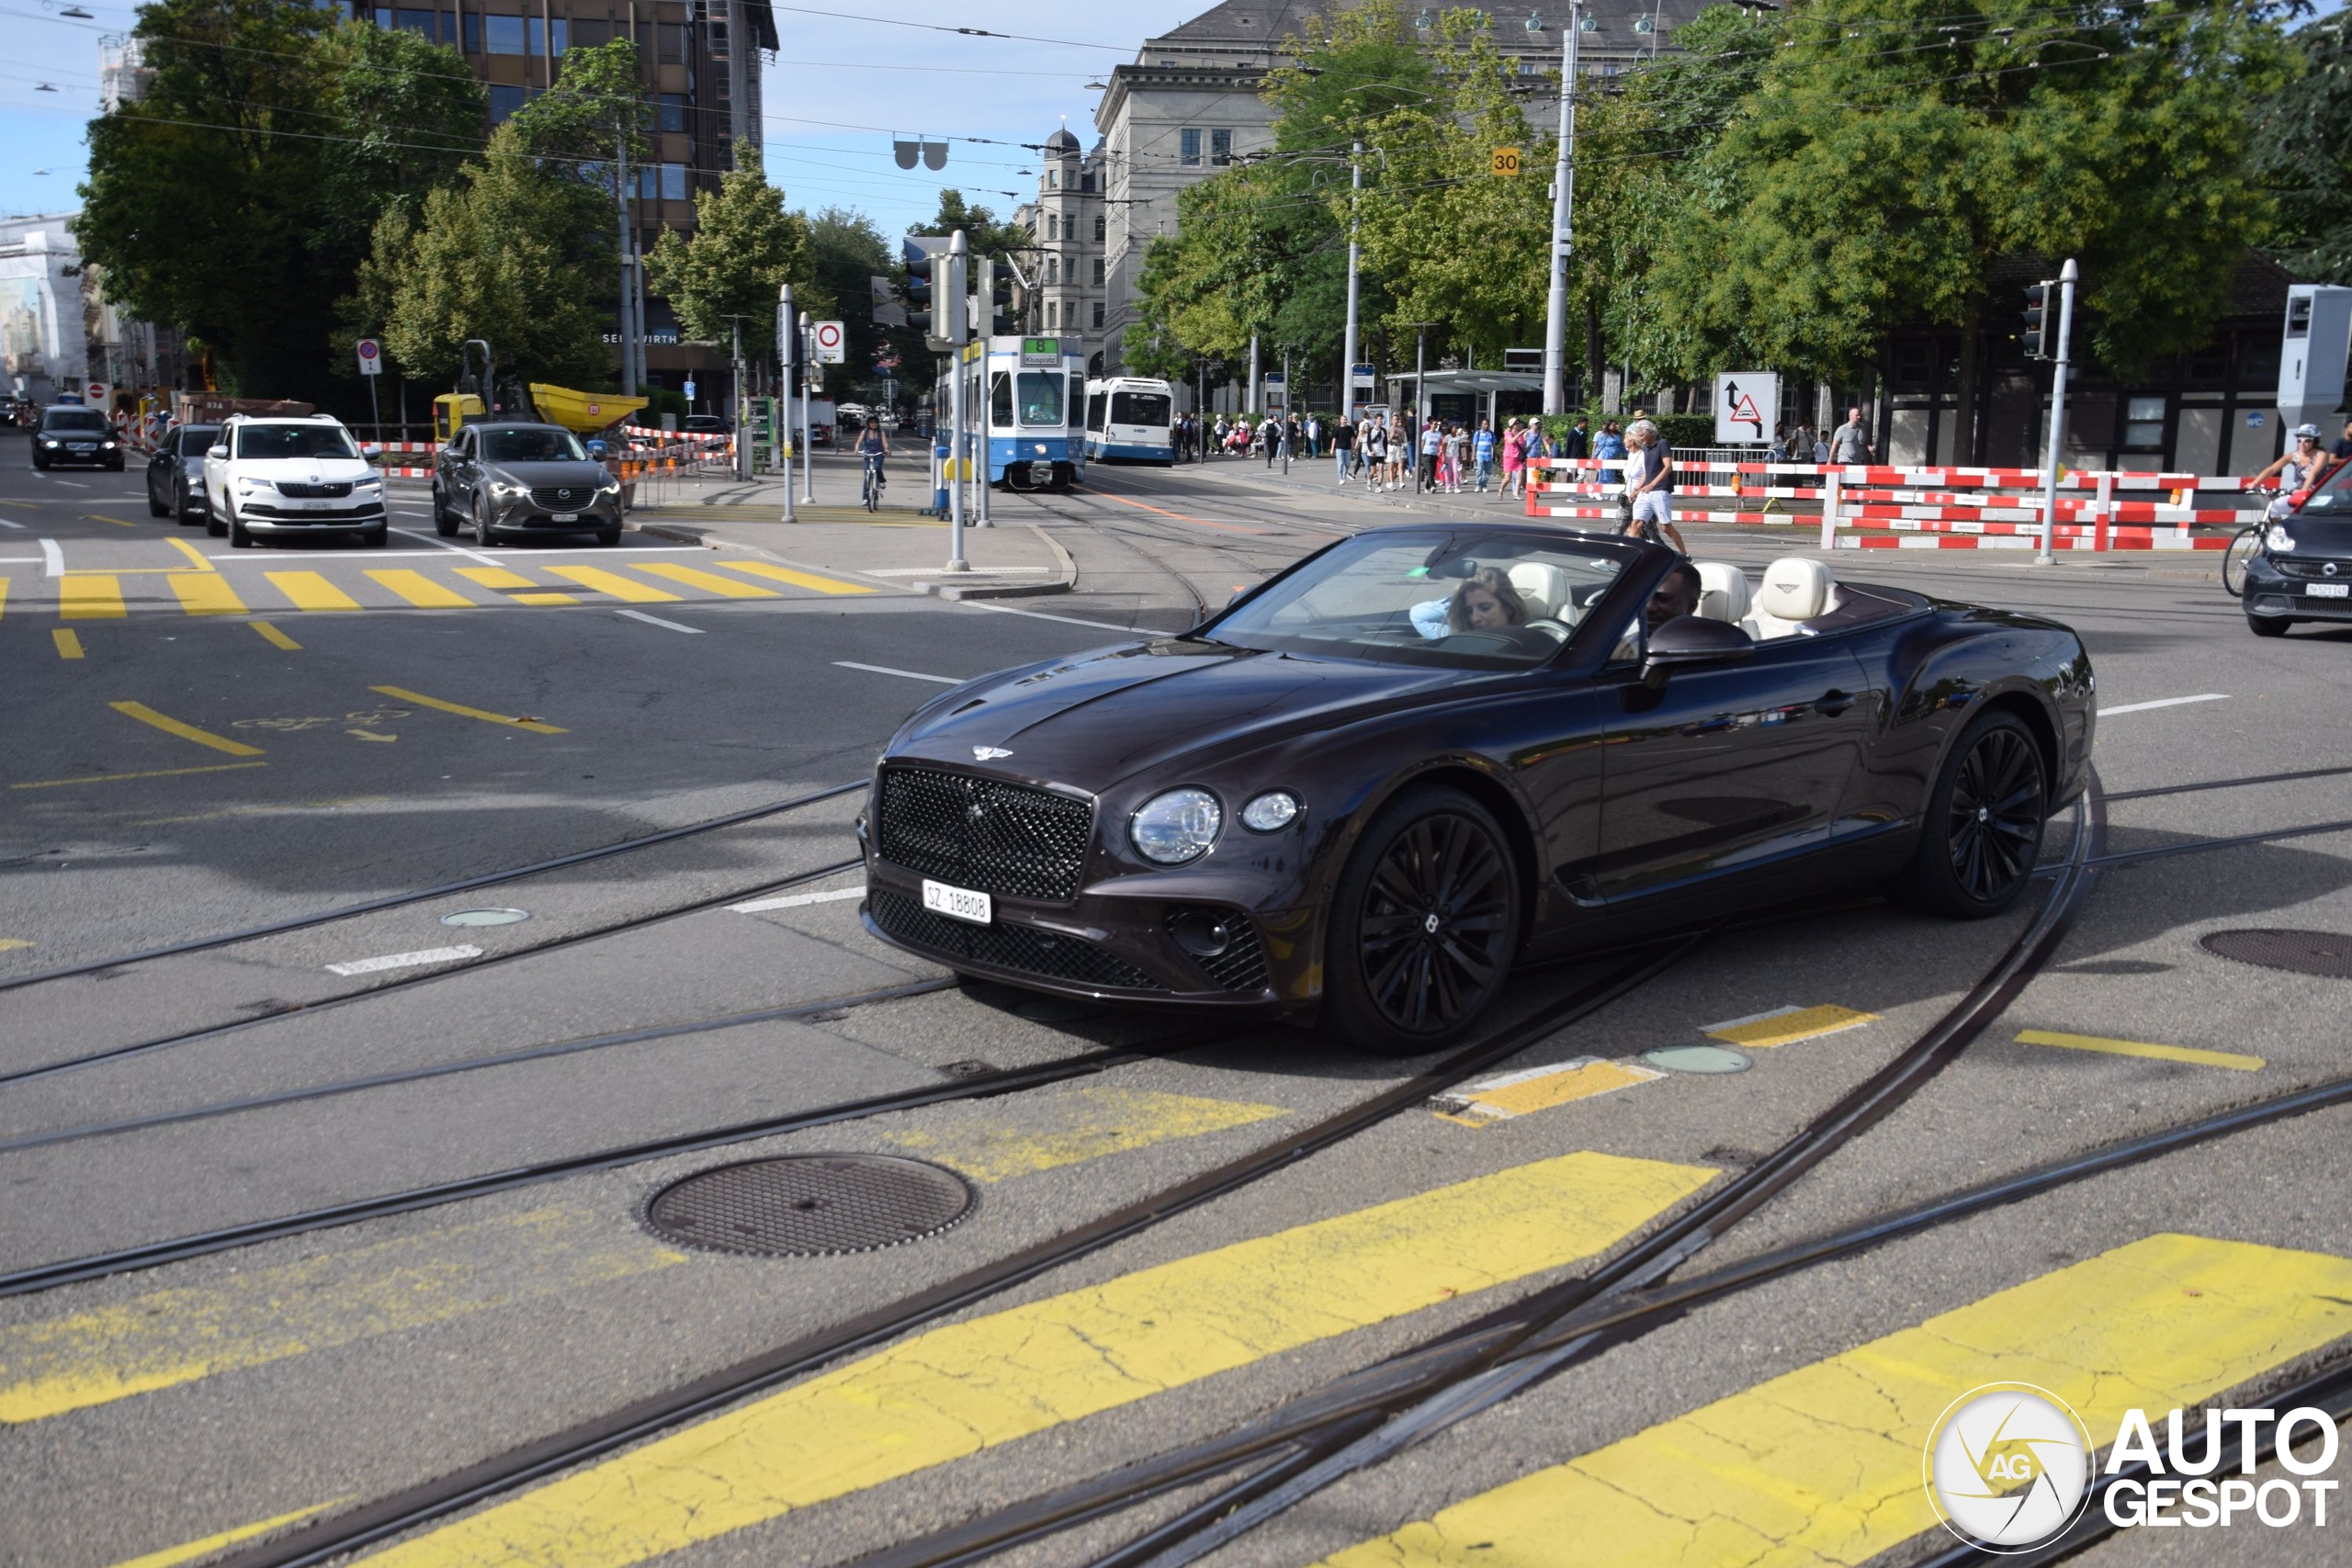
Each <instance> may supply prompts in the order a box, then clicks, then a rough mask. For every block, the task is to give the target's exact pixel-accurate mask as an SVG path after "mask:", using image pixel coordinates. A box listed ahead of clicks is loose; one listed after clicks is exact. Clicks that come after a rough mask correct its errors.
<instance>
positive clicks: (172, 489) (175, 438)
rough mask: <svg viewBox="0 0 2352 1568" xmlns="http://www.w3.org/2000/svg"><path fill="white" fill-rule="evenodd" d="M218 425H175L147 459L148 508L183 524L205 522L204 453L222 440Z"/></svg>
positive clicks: (154, 512)
mask: <svg viewBox="0 0 2352 1568" xmlns="http://www.w3.org/2000/svg"><path fill="white" fill-rule="evenodd" d="M219 439H220V426H219V425H217V424H175V425H174V426H172V428H170V429H169V430H166V431H165V432H164V435H163V439H162V440H160V441H158V442H156V443H155V453H154V456H153V457H149V458H148V459H147V510H148V512H149V513H151V514H152V515H153V516H156V517H169V518H172V519H174V520H175V521H176V522H181V523H201V522H202V521H204V454H205V453H206V452H208V451H209V450H210V449H211V446H212V444H213V443H214V442H215V441H217V440H219Z"/></svg>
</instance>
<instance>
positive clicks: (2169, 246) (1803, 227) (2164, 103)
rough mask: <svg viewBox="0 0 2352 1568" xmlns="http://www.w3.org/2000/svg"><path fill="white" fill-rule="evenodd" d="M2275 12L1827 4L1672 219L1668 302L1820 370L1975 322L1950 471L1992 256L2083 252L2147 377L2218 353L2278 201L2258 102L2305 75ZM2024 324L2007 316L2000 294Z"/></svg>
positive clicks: (2098, 292) (2098, 347) (1662, 266)
mask: <svg viewBox="0 0 2352 1568" xmlns="http://www.w3.org/2000/svg"><path fill="white" fill-rule="evenodd" d="M2276 14H2277V13H2276V10H2275V8H2274V7H2272V6H2268V5H2267V4H2265V3H2262V0H2152V3H2150V4H2147V5H2139V6H2118V7H2112V8H2102V9H2098V10H2096V11H2086V12H2067V11H2052V10H2051V9H2050V8H2049V7H2047V6H2044V5H2042V4H2041V0H1976V3H1975V4H1973V5H1968V6H1955V5H1954V3H1953V0H1933V3H1932V4H1928V0H1814V3H1813V4H1810V5H1808V6H1805V7H1804V8H1803V9H1802V10H1798V11H1794V12H1792V13H1790V14H1789V16H1788V17H1787V20H1786V23H1785V28H1786V35H1785V37H1784V39H1783V40H1782V44H1783V47H1781V49H1779V50H1777V51H1775V52H1774V54H1773V56H1772V58H1771V59H1770V62H1767V63H1766V65H1765V67H1764V69H1763V71H1762V73H1761V75H1760V77H1759V80H1758V85H1757V88H1756V91H1755V92H1754V93H1753V94H1752V95H1751V96H1749V97H1748V99H1747V102H1746V103H1745V104H1744V105H1743V107H1742V109H1741V111H1740V112H1739V113H1737V114H1736V115H1735V116H1734V117H1733V118H1732V119H1731V121H1730V123H1729V124H1728V125H1727V127H1726V128H1725V130H1724V133H1723V135H1722V136H1721V137H1720V138H1719V139H1718V140H1717V141H1716V142H1715V143H1714V145H1713V147H1712V148H1711V149H1710V150H1709V151H1708V152H1707V153H1706V154H1705V155H1704V156H1703V158H1702V160H1701V167H1700V168H1699V170H1698V171H1697V173H1696V176H1695V178H1694V180H1693V182H1692V186H1691V196H1692V199H1691V200H1689V201H1687V202H1685V203H1683V204H1682V205H1681V206H1680V207H1679V209H1677V210H1675V211H1674V212H1673V213H1672V214H1671V215H1670V216H1668V217H1667V218H1666V220H1665V221H1664V222H1662V223H1661V225H1660V227H1661V229H1662V230H1663V231H1664V232H1663V237H1662V238H1661V240H1660V242H1659V244H1658V254H1657V264H1656V265H1655V266H1654V267H1653V268H1652V269H1651V270H1650V272H1649V275H1648V278H1647V283H1646V292H1647V295H1648V307H1649V308H1650V309H1654V310H1656V311H1657V313H1658V315H1659V317H1660V318H1661V319H1665V320H1670V321H1674V322H1675V323H1677V325H1678V326H1679V328H1680V329H1681V330H1683V331H1685V332H1686V333H1688V334H1689V337H1688V342H1689V343H1691V344H1692V345H1693V346H1692V349H1691V352H1690V353H1689V354H1688V355H1686V356H1685V357H1684V358H1683V362H1682V363H1681V364H1679V365H1673V366H1664V365H1662V366H1660V368H1666V369H1672V370H1677V371H1679V372H1681V373H1683V374H1696V373H1699V372H1701V371H1702V370H1704V369H1708V368H1713V363H1710V361H1712V360H1713V359H1714V357H1715V356H1716V355H1718V354H1720V353H1721V352H1722V351H1724V349H1725V348H1726V347H1732V348H1736V351H1737V352H1739V353H1740V354H1741V355H1743V356H1744V355H1747V354H1753V355H1757V356H1758V357H1759V358H1761V359H1762V360H1763V361H1764V362H1765V363H1769V364H1776V365H1780V366H1782V367H1789V368H1792V369H1807V370H1814V371H1816V372H1824V373H1837V372H1841V371H1850V370H1852V369H1854V368H1856V367H1859V366H1860V365H1861V364H1863V363H1864V362H1866V361H1867V360H1868V359H1869V358H1870V357H1871V355H1872V354H1873V352H1874V351H1875V348H1876V345H1877V344H1879V343H1880V342H1881V341H1882V340H1883V337H1884V335H1885V333H1887V331H1888V330H1889V329H1890V328H1892V327H1894V326H1895V325H1897V324H1899V323H1900V322H1903V321H1910V320H1916V319H1918V318H1920V317H1925V318H1927V319H1928V320H1930V321H1939V322H1943V323H1946V324H1948V325H1951V326H1954V327H1957V328H1959V329H1960V332H1961V342H1962V360H1961V367H1960V379H1961V386H1960V400H1961V405H1962V410H1963V411H1964V412H1963V417H1962V419H1961V421H1960V424H1959V430H1960V434H1959V439H1958V441H1957V442H1956V444H1955V458H1956V460H1958V461H1961V462H1967V461H1970V460H1971V459H1972V457H1973V453H1974V440H1973V433H1974V421H1973V418H1971V417H1967V415H1966V412H1965V411H1969V410H1973V408H1974V407H1975V403H1976V390H1977V384H1978V381H1979V374H1978V372H1979V367H1978V364H1977V361H1978V357H1979V354H1978V344H1979V343H1980V341H1981V333H1980V331H1979V327H1980V323H1981V322H1982V321H1984V319H1985V310H1987V309H1988V308H1991V307H1992V306H1993V305H1994V303H1995V301H1994V300H1993V299H1992V296H1991V293H1990V283H1989V280H1990V277H1991V275H1992V272H1993V269H1994V266H1995V265H1996V263H1997V262H1998V261H2000V260H2001V259H2002V258H2004V257H2007V256H2012V255H2030V256H2041V257H2049V258H2053V259H2054V258H2057V257H2061V256H2067V255H2073V256H2076V257H2078V258H2080V260H2081V262H2082V265H2083V270H2084V276H2085V287H2084V292H2083V302H2084V306H2085V314H2086V318H2087V325H2088V328H2089V333H2088V335H2089V338H2090V344H2091V347H2092V348H2093V350H2094V351H2095V352H2096V353H2097V355H2098V357H2099V358H2101V359H2102V360H2104V361H2106V362H2107V363H2109V364H2110V365H2114V366H2117V367H2124V368H2128V367H2133V366H2136V365H2139V364H2143V363H2144V362H2145V361H2146V360H2147V359H2148V358H2149V357H2150V356H2151V355H2158V354H2162V353H2166V352H2170V351H2173V350H2175V349H2177V348H2180V347H2184V346H2187V345H2188V344H2193V343H2195V342H2197V341H2199V340H2200V339H2201V338H2202V337H2203V336H2204V334H2205V333H2207V332H2208V331H2209V330H2210V327H2211V321H2212V319H2213V317H2214V315H2215V314H2216V312H2217V311H2218V310H2219V309H2220V307H2221V305H2222V298H2223V291H2224V289H2225V288H2226V285H2227V282H2228V278H2229V275H2230V271H2231V268H2232V267H2233V265H2234V263H2235V261H2236V258H2237V255H2238V253H2239V251H2240V248H2241V247H2242V246H2243V245H2244V244H2245V242H2246V241H2247V239H2248V238H2249V237H2251V236H2254V235H2256V234H2258V233H2259V232H2260V231H2261V227H2262V223H2263V219H2264V202H2263V199H2262V195H2261V192H2260V191H2259V190H2258V189H2257V188H2256V185H2255V184H2254V182H2253V180H2252V178H2251V177H2250V175H2249V173H2248V170H2247V168H2246V164H2245V144H2246V141H2247V137H2248V134H2249V130H2250V128H2249V124H2248V118H2249V106H2250V105H2252V104H2253V103H2255V102H2256V101H2258V100H2259V99H2260V98H2262V97H2263V96H2265V95H2267V93H2269V92H2271V91H2272V90H2274V89H2275V88H2276V87H2277V86H2278V85H2279V84H2280V83H2281V82H2283V81H2284V80H2285V78H2286V76H2287V73H2288V71H2289V69H2290V66H2289V57H2288V51H2287V46H2286V45H2285V43H2284V41H2283V39H2282V38H2281V36H2280V35H2279V33H2278V28H2277V27H2276V26H2275V24H2274V21H2273V19H2272V18H2273V17H2275V15H2276ZM2004 308H2006V302H2004Z"/></svg>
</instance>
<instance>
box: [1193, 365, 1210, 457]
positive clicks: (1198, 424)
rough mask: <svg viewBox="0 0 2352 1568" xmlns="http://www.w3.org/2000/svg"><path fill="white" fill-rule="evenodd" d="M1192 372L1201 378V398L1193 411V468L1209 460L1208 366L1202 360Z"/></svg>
mask: <svg viewBox="0 0 2352 1568" xmlns="http://www.w3.org/2000/svg"><path fill="white" fill-rule="evenodd" d="M1193 370H1194V372H1195V373H1196V374H1198V375H1199V377H1200V378H1201V398H1200V401H1199V403H1198V404H1197V405H1196V406H1195V407H1194V408H1193V464H1194V465H1195V466H1198V465H1200V464H1203V463H1205V462H1207V461H1208V460H1209V364H1208V361H1207V360H1205V359H1204V360H1202V361H1201V362H1200V364H1198V365H1196V366H1194V367H1193Z"/></svg>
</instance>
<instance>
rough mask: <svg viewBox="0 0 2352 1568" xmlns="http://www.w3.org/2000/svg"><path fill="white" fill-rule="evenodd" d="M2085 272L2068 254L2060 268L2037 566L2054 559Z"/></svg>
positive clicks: (2044, 564) (2035, 556)
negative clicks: (2072, 355) (2069, 362)
mask: <svg viewBox="0 0 2352 1568" xmlns="http://www.w3.org/2000/svg"><path fill="white" fill-rule="evenodd" d="M2081 276H2082V273H2081V272H2080V271H2079V270H2077V269H2076V267H2075V258H2074V257H2072V256H2068V257H2067V258H2066V265H2064V266H2062V267H2060V268H2059V269H2058V373H2057V375H2056V376H2055V377H2053V378H2052V381H2051V390H2050V453H2049V457H2048V460H2047V461H2046V462H2045V463H2044V464H2043V465H2042V469H2041V549H2039V550H2037V551H2035V552H2034V557H2033V561H2034V564H2035V565H2036V566H2048V565H2049V564H2050V561H2051V556H2050V536H2051V533H2052V524H2053V523H2054V522H2055V521H2056V519H2057V516H2058V452H2059V446H2060V443H2062V442H2064V440H2065V438H2066V347H2067V344H2068V343H2069V341H2070V340H2071V339H2072V338H2073V337H2074V335H2075V281H2076V280H2077V279H2078V278H2080V277H2081Z"/></svg>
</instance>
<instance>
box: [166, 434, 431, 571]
mask: <svg viewBox="0 0 2352 1568" xmlns="http://www.w3.org/2000/svg"><path fill="white" fill-rule="evenodd" d="M204 500H205V507H206V511H207V513H208V514H209V515H208V517H207V520H206V528H207V530H208V531H209V532H210V533H211V534H212V535H213V536H216V537H218V536H220V535H222V534H226V535H227V536H229V543H230V544H231V545H232V546H234V547H237V548H239V549H243V548H244V547H246V546H248V545H251V544H252V543H253V542H254V538H255V537H257V536H266V535H277V534H318V533H331V532H344V533H350V532H355V531H356V533H357V534H358V535H359V542H360V543H361V544H363V545H380V544H382V543H384V540H385V535H386V529H387V526H388V525H387V523H386V520H385V516H384V480H383V478H382V476H380V475H379V474H378V473H377V472H376V470H375V468H373V467H372V466H371V465H370V464H369V463H368V459H367V458H365V457H361V456H360V455H359V447H358V446H357V445H356V443H354V442H353V441H352V439H351V432H349V431H348V430H345V428H344V427H343V422H342V421H340V420H337V419H334V418H333V417H332V416H330V415H327V414H312V415H311V416H310V417H309V418H307V419H254V418H249V417H246V416H243V415H239V414H232V415H230V416H229V419H228V421H227V423H224V424H223V425H222V426H221V427H220V438H219V440H218V441H217V442H216V443H215V444H214V445H213V446H212V447H211V449H210V450H209V451H208V452H206V453H205V455H204Z"/></svg>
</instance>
